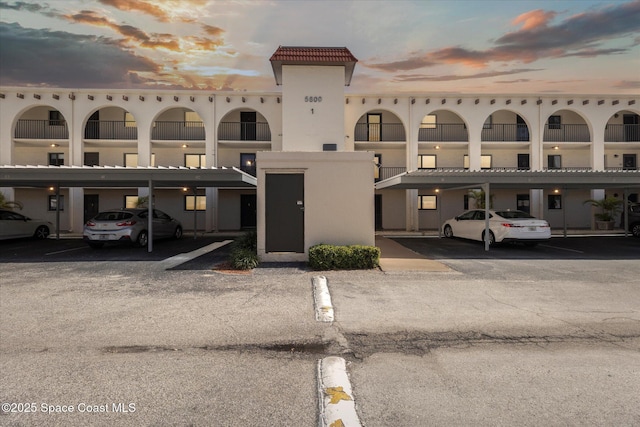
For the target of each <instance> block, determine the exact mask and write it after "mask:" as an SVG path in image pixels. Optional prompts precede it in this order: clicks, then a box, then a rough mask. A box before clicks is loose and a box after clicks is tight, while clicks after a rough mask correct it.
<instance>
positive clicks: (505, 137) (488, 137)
mask: <svg viewBox="0 0 640 427" xmlns="http://www.w3.org/2000/svg"><path fill="white" fill-rule="evenodd" d="M481 139H482V141H487V142H490V141H494V142H495V141H500V142H505V141H509V142H514V141H522V142H527V141H529V128H528V127H527V125H524V124H518V123H492V124H491V125H487V126H486V127H484V128H483V129H482V136H481Z"/></svg>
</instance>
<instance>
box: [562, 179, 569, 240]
mask: <svg viewBox="0 0 640 427" xmlns="http://www.w3.org/2000/svg"><path fill="white" fill-rule="evenodd" d="M568 192H569V191H568V190H567V189H566V188H562V194H563V199H564V201H563V202H562V204H563V206H562V226H563V227H564V229H563V234H564V238H565V239H566V238H567V209H566V207H567V200H568V195H567V193H568Z"/></svg>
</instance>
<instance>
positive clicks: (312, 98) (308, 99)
mask: <svg viewBox="0 0 640 427" xmlns="http://www.w3.org/2000/svg"><path fill="white" fill-rule="evenodd" d="M304 102H322V97H321V96H305V97H304Z"/></svg>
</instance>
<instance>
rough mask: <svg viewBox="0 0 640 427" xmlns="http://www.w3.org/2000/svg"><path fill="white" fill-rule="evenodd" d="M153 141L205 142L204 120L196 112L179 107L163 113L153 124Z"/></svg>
mask: <svg viewBox="0 0 640 427" xmlns="http://www.w3.org/2000/svg"><path fill="white" fill-rule="evenodd" d="M151 140H152V141H204V140H205V128H204V123H203V121H202V118H201V117H200V115H199V114H198V113H196V112H195V111H193V110H191V109H189V108H184V107H177V108H171V109H169V110H166V111H164V112H162V113H161V114H160V115H158V117H157V118H156V120H155V121H154V122H153V128H152V129H151Z"/></svg>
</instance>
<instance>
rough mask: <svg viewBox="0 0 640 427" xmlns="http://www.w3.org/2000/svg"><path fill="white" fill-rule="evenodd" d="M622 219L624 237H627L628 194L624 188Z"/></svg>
mask: <svg viewBox="0 0 640 427" xmlns="http://www.w3.org/2000/svg"><path fill="white" fill-rule="evenodd" d="M622 217H623V218H624V223H623V224H622V227H623V228H624V237H629V192H628V191H627V189H626V188H625V189H624V190H622Z"/></svg>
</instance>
